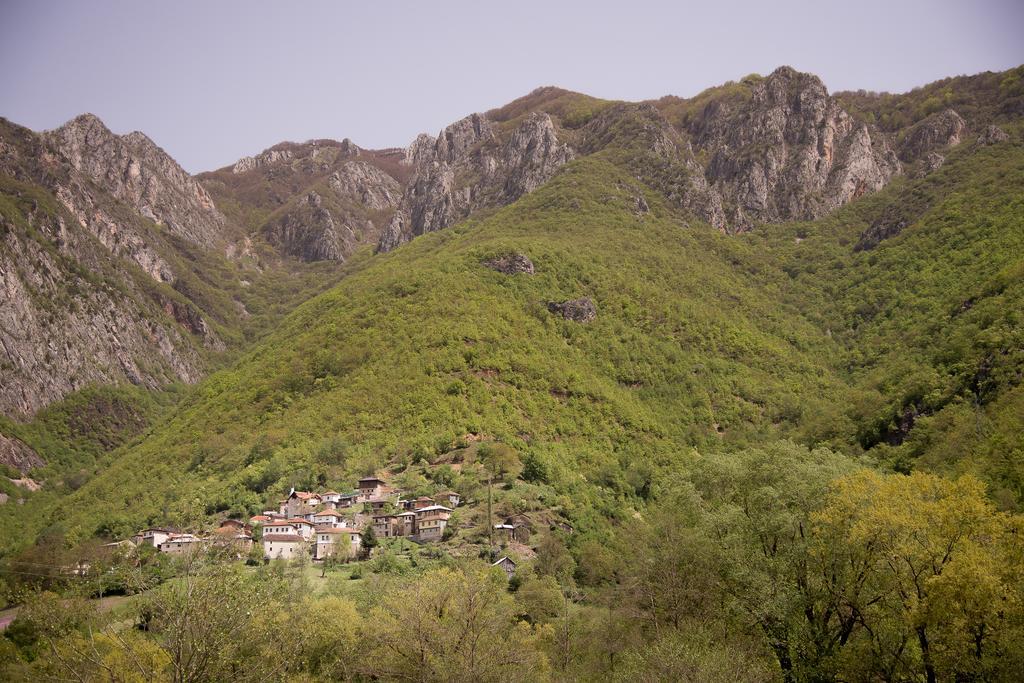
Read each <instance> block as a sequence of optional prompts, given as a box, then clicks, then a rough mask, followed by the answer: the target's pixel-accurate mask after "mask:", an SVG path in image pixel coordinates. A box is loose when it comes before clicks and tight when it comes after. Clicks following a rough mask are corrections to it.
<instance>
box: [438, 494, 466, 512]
mask: <svg viewBox="0 0 1024 683" xmlns="http://www.w3.org/2000/svg"><path fill="white" fill-rule="evenodd" d="M434 500H436V501H437V502H439V503H447V504H448V505H450V506H452V507H453V508H456V507H458V506H459V503H461V502H462V496H460V495H459V494H458V493H456V492H455V491H444V492H443V493H439V494H437V495H436V496H434Z"/></svg>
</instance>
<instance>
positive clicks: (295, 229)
mask: <svg viewBox="0 0 1024 683" xmlns="http://www.w3.org/2000/svg"><path fill="white" fill-rule="evenodd" d="M264 234H265V235H266V237H267V240H268V241H269V242H270V243H271V244H275V245H277V246H278V247H280V248H281V250H282V251H284V253H286V254H288V255H289V256H295V257H297V258H300V259H302V260H303V261H344V260H345V253H346V250H347V248H351V247H352V246H353V245H354V243H355V233H354V232H353V231H352V229H351V228H349V227H347V226H344V225H342V226H339V225H338V224H337V223H336V222H335V220H334V216H333V215H332V214H331V211H330V210H329V209H327V208H325V207H324V206H323V199H322V198H321V197H320V195H319V194H317V193H316V192H310V193H309V194H308V195H306V196H305V197H304V198H303V199H301V200H300V201H299V202H298V204H297V205H296V206H295V208H294V210H291V211H288V212H286V213H285V214H284V215H283V216H282V217H281V218H280V219H278V220H277V221H276V222H275V223H271V224H270V225H269V226H268V227H267V228H266V230H265V233H264Z"/></svg>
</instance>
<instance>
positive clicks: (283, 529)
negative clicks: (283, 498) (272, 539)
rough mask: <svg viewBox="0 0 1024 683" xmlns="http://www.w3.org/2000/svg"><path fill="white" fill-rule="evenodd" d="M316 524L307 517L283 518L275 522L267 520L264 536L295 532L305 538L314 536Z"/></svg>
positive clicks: (264, 526)
mask: <svg viewBox="0 0 1024 683" xmlns="http://www.w3.org/2000/svg"><path fill="white" fill-rule="evenodd" d="M315 528H316V527H315V525H314V524H313V523H312V522H310V521H309V520H305V519H283V520H278V521H274V522H267V523H266V524H264V525H263V536H264V538H265V537H267V536H268V535H269V536H275V535H282V534H295V535H297V536H301V537H302V538H304V539H307V540H308V539H310V538H312V537H313V531H314V529H315Z"/></svg>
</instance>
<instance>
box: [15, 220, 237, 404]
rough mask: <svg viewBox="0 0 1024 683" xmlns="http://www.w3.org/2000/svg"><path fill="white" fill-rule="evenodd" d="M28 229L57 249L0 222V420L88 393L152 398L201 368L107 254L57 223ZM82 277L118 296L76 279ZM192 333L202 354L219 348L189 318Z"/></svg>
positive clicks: (198, 321) (177, 332)
mask: <svg viewBox="0 0 1024 683" xmlns="http://www.w3.org/2000/svg"><path fill="white" fill-rule="evenodd" d="M32 224H33V227H34V228H35V230H36V231H38V232H39V234H42V235H46V236H54V235H59V236H60V237H59V239H60V240H62V242H61V246H60V247H59V248H58V250H56V251H54V250H52V249H48V248H47V247H46V246H44V245H43V244H40V242H38V241H36V240H35V239H32V238H31V237H30V236H29V235H26V234H25V233H23V232H21V231H20V230H18V228H17V226H16V225H11V224H5V221H3V220H0V351H2V358H3V359H4V363H3V364H2V367H0V411H2V412H3V413H4V414H7V415H19V414H20V415H31V414H33V413H34V412H36V411H37V410H39V409H40V408H42V407H43V406H45V405H47V404H48V403H50V402H52V401H55V400H57V399H60V398H62V397H63V396H65V395H66V394H68V393H70V392H72V391H75V390H77V389H81V388H83V387H85V386H88V385H90V384H111V383H116V382H120V381H124V380H127V381H129V382H132V383H133V384H141V385H144V386H148V387H151V388H154V389H155V388H157V387H159V386H161V385H163V384H166V383H168V382H172V381H183V382H189V383H191V382H195V381H197V380H198V379H199V378H200V377H201V376H202V373H203V368H204V365H205V363H204V361H203V359H202V358H201V357H200V356H199V355H198V353H197V349H196V346H195V345H194V344H193V342H192V341H191V340H190V339H189V338H188V334H187V333H184V331H183V330H182V329H181V328H180V327H178V325H177V324H175V323H176V321H175V320H174V319H173V318H168V317H165V316H163V315H161V312H160V311H159V309H158V308H157V307H156V304H155V302H153V301H152V300H151V299H150V298H149V297H148V295H147V294H146V293H145V292H144V290H142V289H141V288H140V287H139V285H138V284H137V283H135V281H134V280H133V279H132V277H131V275H130V273H124V272H119V271H120V267H119V265H118V264H117V263H116V262H115V263H111V258H110V253H109V252H107V251H106V250H105V249H104V248H103V247H102V246H100V245H99V244H98V243H96V242H95V241H94V240H92V239H91V237H89V236H88V235H87V234H86V233H85V232H84V231H82V229H81V228H76V227H73V226H71V225H68V224H67V223H66V222H64V223H62V221H61V219H59V218H58V217H53V216H46V215H37V216H34V217H33V218H32ZM71 263H77V264H79V265H78V266H72V265H70V264H71ZM90 270H91V271H92V272H94V273H96V274H99V275H100V277H104V276H106V277H108V278H110V281H119V282H121V283H122V286H123V287H124V288H125V291H124V292H123V293H122V292H119V291H117V290H115V289H113V288H111V287H107V286H105V285H102V284H96V283H95V282H93V281H92V280H90V279H89V278H86V277H84V276H83V275H82V274H81V273H85V272H89V271H90ZM101 282H102V280H101ZM192 326H193V327H194V328H195V332H196V333H198V334H202V335H204V338H203V340H202V343H203V345H211V346H219V347H222V345H221V342H220V341H219V340H218V339H217V338H216V335H213V334H212V332H210V331H209V330H207V329H206V328H205V322H203V321H202V318H201V316H199V315H198V312H194V313H193V314H192Z"/></svg>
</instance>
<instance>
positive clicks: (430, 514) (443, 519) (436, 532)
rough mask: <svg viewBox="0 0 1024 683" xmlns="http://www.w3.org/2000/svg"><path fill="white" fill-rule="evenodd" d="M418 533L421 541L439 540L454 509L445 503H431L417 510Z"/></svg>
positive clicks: (416, 536)
mask: <svg viewBox="0 0 1024 683" xmlns="http://www.w3.org/2000/svg"><path fill="white" fill-rule="evenodd" d="M415 515H416V534H415V538H416V540H419V541H439V540H441V537H442V536H444V530H445V527H447V526H448V520H449V518H451V516H452V509H451V508H448V507H445V506H443V505H429V506H427V507H424V508H420V509H418V510H416V511H415Z"/></svg>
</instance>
